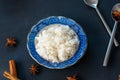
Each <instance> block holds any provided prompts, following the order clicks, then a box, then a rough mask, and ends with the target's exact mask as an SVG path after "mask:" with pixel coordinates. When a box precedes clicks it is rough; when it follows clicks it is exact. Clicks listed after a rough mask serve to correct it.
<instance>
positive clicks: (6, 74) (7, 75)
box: [3, 71, 20, 80]
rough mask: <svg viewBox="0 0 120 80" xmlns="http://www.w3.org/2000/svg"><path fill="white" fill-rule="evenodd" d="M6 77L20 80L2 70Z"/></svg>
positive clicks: (11, 79)
mask: <svg viewBox="0 0 120 80" xmlns="http://www.w3.org/2000/svg"><path fill="white" fill-rule="evenodd" d="M3 75H4V76H5V77H6V78H8V79H10V80H20V79H18V78H17V77H15V76H13V75H11V74H9V73H8V72H7V71H4V74H3Z"/></svg>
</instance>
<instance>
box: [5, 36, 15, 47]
mask: <svg viewBox="0 0 120 80" xmlns="http://www.w3.org/2000/svg"><path fill="white" fill-rule="evenodd" d="M6 45H7V46H15V45H16V39H14V38H7V42H6Z"/></svg>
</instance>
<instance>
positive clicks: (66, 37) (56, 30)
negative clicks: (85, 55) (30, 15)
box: [35, 24, 80, 62]
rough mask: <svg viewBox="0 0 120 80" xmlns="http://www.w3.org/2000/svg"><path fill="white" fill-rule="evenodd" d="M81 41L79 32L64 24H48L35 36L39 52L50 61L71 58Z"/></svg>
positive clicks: (61, 60)
mask: <svg viewBox="0 0 120 80" xmlns="http://www.w3.org/2000/svg"><path fill="white" fill-rule="evenodd" d="M79 43H80V41H79V39H78V36H77V34H76V33H75V32H74V31H73V30H72V29H71V28H70V27H69V26H67V25H62V24H52V25H48V26H46V27H45V28H44V29H42V30H41V31H40V32H39V33H38V34H37V36H36V37H35V48H36V51H37V53H38V54H39V55H40V56H41V57H42V58H44V59H46V60H48V61H50V62H63V61H65V60H67V59H69V58H71V57H72V56H73V55H74V54H75V53H76V51H77V49H78V46H79Z"/></svg>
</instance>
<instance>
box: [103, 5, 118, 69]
mask: <svg viewBox="0 0 120 80" xmlns="http://www.w3.org/2000/svg"><path fill="white" fill-rule="evenodd" d="M111 14H112V18H113V20H114V21H115V24H114V27H113V31H112V35H111V38H110V41H109V45H108V48H107V52H106V55H105V59H104V62H103V66H104V67H106V66H107V64H108V61H109V58H110V51H111V48H112V45H113V39H114V37H115V32H116V30H117V24H118V22H120V3H118V4H116V5H115V6H114V7H113V9H112V11H111Z"/></svg>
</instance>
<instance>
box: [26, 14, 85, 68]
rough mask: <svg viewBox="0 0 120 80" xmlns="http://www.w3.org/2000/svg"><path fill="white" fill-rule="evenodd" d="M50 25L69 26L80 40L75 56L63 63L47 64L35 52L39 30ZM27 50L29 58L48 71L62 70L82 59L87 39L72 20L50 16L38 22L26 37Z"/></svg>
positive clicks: (80, 28) (47, 62)
mask: <svg viewBox="0 0 120 80" xmlns="http://www.w3.org/2000/svg"><path fill="white" fill-rule="evenodd" d="M50 24H63V25H68V26H70V28H71V29H73V30H74V31H75V32H76V33H77V35H78V38H79V40H80V45H79V48H78V50H77V52H76V53H75V55H74V56H73V57H71V58H70V59H68V60H66V61H64V62H60V63H52V62H49V61H47V60H45V59H43V58H42V57H41V56H39V54H38V53H37V52H36V49H35V44H34V40H35V37H36V35H37V34H38V32H39V31H40V30H42V29H43V28H45V27H46V26H48V25H50ZM27 48H28V50H29V54H30V56H31V57H32V58H33V59H34V60H35V61H36V62H37V63H38V64H40V65H42V66H44V67H47V68H49V69H63V68H66V67H69V66H72V65H74V64H75V63H76V62H77V61H78V60H80V59H81V58H82V56H83V55H84V53H85V51H86V48H87V37H86V34H85V33H84V31H83V29H82V27H81V26H80V25H79V24H77V23H76V22H75V21H74V20H72V19H69V18H66V17H63V16H58V17H56V16H51V17H48V18H46V19H43V20H40V21H39V22H38V23H37V24H36V25H34V26H33V28H32V29H31V31H30V33H29V34H28V37H27Z"/></svg>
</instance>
